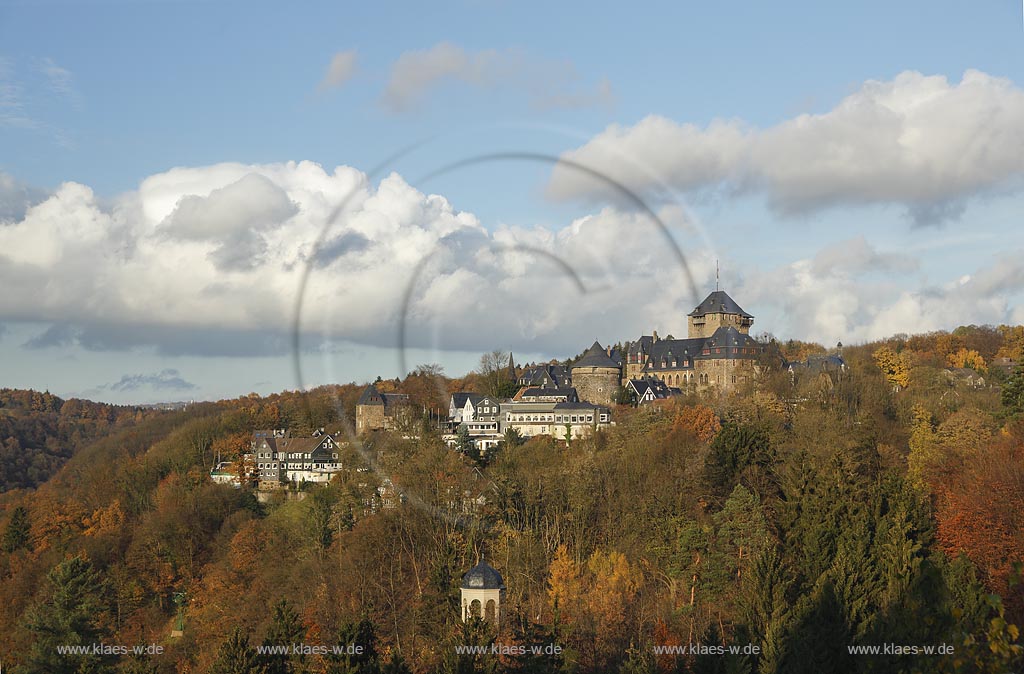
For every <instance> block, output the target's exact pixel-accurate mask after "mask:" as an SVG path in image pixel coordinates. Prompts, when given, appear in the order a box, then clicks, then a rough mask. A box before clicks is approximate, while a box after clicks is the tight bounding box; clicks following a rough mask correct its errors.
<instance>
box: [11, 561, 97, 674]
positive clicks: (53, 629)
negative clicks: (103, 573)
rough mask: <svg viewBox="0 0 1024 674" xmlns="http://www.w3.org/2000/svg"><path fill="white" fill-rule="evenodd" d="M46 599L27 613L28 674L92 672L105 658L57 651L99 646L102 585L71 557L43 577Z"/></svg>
mask: <svg viewBox="0 0 1024 674" xmlns="http://www.w3.org/2000/svg"><path fill="white" fill-rule="evenodd" d="M47 580H48V582H49V586H50V587H49V590H50V592H49V599H48V600H47V601H46V602H44V603H40V604H37V605H36V606H35V607H34V608H33V609H31V610H30V611H29V613H28V616H27V618H28V620H27V622H28V628H29V630H31V631H32V632H33V633H34V634H35V636H36V640H35V642H34V643H33V645H32V650H31V651H30V653H29V657H28V671H31V672H47V673H53V674H63V673H64V672H68V673H70V672H80V671H92V670H94V669H96V668H98V667H100V666H102V665H103V663H104V662H106V661H107V660H109V657H108V656H102V655H98V654H97V655H94V654H86V655H74V656H70V655H61V654H59V653H58V652H57V649H58V647H74V646H89V647H91V646H93V645H94V644H97V643H102V640H103V637H104V636H105V631H104V630H103V629H102V627H101V625H102V624H103V619H102V616H103V613H104V612H105V611H106V610H107V606H106V604H105V603H104V601H103V597H104V591H105V584H104V582H103V580H102V579H101V577H100V574H99V573H98V572H97V571H96V570H95V569H93V567H92V564H90V563H89V561H88V560H86V559H84V558H83V557H71V558H70V559H66V560H64V561H63V562H61V563H60V564H58V565H57V566H55V567H54V568H53V569H52V570H51V571H50V573H49V574H47Z"/></svg>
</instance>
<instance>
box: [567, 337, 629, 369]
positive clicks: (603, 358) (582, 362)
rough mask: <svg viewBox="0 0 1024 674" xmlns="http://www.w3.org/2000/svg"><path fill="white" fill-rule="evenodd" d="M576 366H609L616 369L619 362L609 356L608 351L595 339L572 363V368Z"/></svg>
mask: <svg viewBox="0 0 1024 674" xmlns="http://www.w3.org/2000/svg"><path fill="white" fill-rule="evenodd" d="M577 367H611V368H616V369H618V367H619V364H618V363H616V362H615V361H614V360H612V359H611V358H609V356H608V353H607V352H606V351H605V349H604V347H603V346H601V343H600V342H598V341H597V340H594V343H593V344H592V345H591V346H590V348H589V349H587V350H586V352H585V353H584V354H583V357H582V358H580V359H579V360H578V361H576V363H575V364H574V365H573V369H575V368H577Z"/></svg>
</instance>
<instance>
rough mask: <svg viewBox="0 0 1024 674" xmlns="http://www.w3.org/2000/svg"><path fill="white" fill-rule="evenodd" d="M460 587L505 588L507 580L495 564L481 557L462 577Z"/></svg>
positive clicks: (466, 588)
mask: <svg viewBox="0 0 1024 674" xmlns="http://www.w3.org/2000/svg"><path fill="white" fill-rule="evenodd" d="M460 587H461V588H462V589H464V590H504V589H505V581H504V580H503V579H502V577H501V574H500V573H498V572H497V571H496V570H495V569H494V567H493V566H491V565H490V564H488V563H487V562H485V561H484V560H482V559H481V560H480V561H479V562H477V565H476V566H474V567H473V568H472V569H470V570H469V571H467V572H466V575H464V576H463V577H462V585H461V586H460Z"/></svg>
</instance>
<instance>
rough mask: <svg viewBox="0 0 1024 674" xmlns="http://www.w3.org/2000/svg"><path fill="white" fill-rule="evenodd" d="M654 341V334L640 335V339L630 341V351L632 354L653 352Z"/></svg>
mask: <svg viewBox="0 0 1024 674" xmlns="http://www.w3.org/2000/svg"><path fill="white" fill-rule="evenodd" d="M653 343H654V336H653V335H643V336H641V337H640V339H638V340H636V341H635V342H630V344H629V349H628V353H630V354H641V353H650V352H651V344H653Z"/></svg>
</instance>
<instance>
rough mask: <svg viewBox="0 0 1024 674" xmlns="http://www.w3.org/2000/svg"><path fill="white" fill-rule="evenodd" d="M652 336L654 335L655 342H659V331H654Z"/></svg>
mask: <svg viewBox="0 0 1024 674" xmlns="http://www.w3.org/2000/svg"><path fill="white" fill-rule="evenodd" d="M651 334H652V336H653V338H654V341H655V342H657V341H658V331H657V330H652V331H651Z"/></svg>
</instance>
